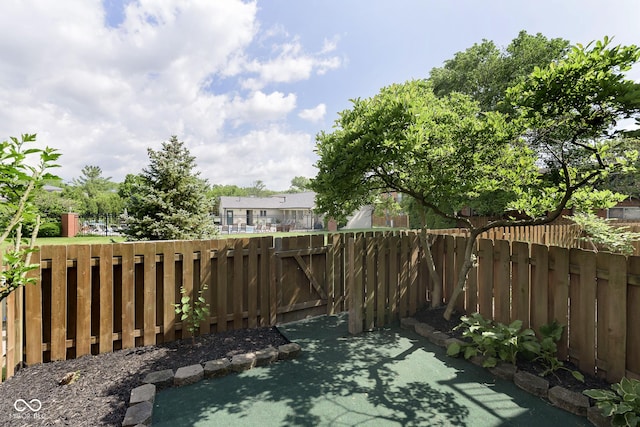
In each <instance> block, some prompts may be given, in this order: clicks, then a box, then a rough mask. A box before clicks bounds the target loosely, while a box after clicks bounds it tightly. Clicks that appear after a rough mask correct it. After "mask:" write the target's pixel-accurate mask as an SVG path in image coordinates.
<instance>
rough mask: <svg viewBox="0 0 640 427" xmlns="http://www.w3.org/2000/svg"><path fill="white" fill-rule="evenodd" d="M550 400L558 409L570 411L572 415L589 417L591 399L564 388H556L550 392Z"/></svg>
mask: <svg viewBox="0 0 640 427" xmlns="http://www.w3.org/2000/svg"><path fill="white" fill-rule="evenodd" d="M548 397H549V400H550V401H551V403H553V404H554V405H555V406H557V407H558V408H562V409H564V410H565V411H569V412H571V413H572V414H576V415H580V416H582V417H586V416H587V409H588V408H589V398H588V397H587V396H585V395H584V394H581V393H576V392H575V391H571V390H567V389H566V388H564V387H560V386H555V387H553V388H552V389H550V390H549V395H548Z"/></svg>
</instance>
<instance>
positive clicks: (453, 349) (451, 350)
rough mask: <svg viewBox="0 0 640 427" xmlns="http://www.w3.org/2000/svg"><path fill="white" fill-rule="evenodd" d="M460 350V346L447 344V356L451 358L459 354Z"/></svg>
mask: <svg viewBox="0 0 640 427" xmlns="http://www.w3.org/2000/svg"><path fill="white" fill-rule="evenodd" d="M461 349H462V347H460V344H458V343H456V342H454V343H451V344H449V346H448V347H447V356H452V357H455V356H457V355H458V354H460V350H461Z"/></svg>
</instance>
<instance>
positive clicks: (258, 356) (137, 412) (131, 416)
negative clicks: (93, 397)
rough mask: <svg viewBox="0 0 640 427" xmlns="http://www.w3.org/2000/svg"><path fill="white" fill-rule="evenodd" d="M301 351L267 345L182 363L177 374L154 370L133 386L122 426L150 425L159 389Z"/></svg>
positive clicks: (290, 346)
mask: <svg viewBox="0 0 640 427" xmlns="http://www.w3.org/2000/svg"><path fill="white" fill-rule="evenodd" d="M301 351H302V349H301V347H300V345H298V344H296V343H289V344H284V345H281V346H279V347H278V348H277V349H276V348H274V347H267V348H265V349H263V350H258V351H256V352H254V353H245V354H237V355H235V356H233V358H232V359H231V361H229V359H227V358H223V359H217V360H210V361H208V362H206V363H205V364H204V366H203V365H201V364H195V365H191V366H183V367H182V368H178V369H177V370H176V372H175V374H174V372H173V370H172V369H166V370H163V371H156V372H151V373H149V374H147V376H146V377H145V378H144V380H142V382H143V383H144V384H143V385H141V386H139V387H136V388H134V389H133V390H131V396H130V398H129V408H127V412H126V414H125V416H124V420H123V421H122V427H131V426H150V425H151V420H152V418H153V402H154V400H155V397H156V390H158V391H159V390H162V389H163V388H167V387H172V386H175V387H180V386H184V385H188V384H194V383H196V382H198V381H200V380H201V379H203V378H217V377H222V376H225V375H227V374H229V373H232V372H242V371H246V370H248V369H251V368H253V367H254V366H265V365H268V364H270V363H272V362H275V361H277V360H288V359H294V358H296V357H297V356H298V355H299V354H300V352H301Z"/></svg>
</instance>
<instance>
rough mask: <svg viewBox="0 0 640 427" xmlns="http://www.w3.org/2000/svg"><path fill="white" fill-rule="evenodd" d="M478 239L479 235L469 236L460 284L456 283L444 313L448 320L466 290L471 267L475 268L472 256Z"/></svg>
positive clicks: (460, 274)
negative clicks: (461, 294) (465, 286)
mask: <svg viewBox="0 0 640 427" xmlns="http://www.w3.org/2000/svg"><path fill="white" fill-rule="evenodd" d="M477 237H478V234H477V233H474V232H471V233H470V234H469V239H468V240H467V243H466V246H465V249H464V262H463V263H462V267H460V272H459V274H458V283H456V287H455V288H454V289H453V292H452V293H451V296H450V297H449V303H448V304H447V308H446V310H445V311H444V315H443V317H444V318H445V319H447V320H449V319H451V314H452V313H453V307H454V306H455V304H456V301H457V300H458V297H459V296H460V293H461V292H462V291H463V290H464V285H465V283H466V282H467V276H468V275H469V271H470V270H471V267H473V261H472V260H471V256H472V255H473V247H474V245H475V243H476V239H477Z"/></svg>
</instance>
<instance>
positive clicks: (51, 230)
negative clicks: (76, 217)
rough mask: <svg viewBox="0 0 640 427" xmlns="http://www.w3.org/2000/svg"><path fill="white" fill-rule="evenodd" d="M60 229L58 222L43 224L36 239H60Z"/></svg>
mask: <svg viewBox="0 0 640 427" xmlns="http://www.w3.org/2000/svg"><path fill="white" fill-rule="evenodd" d="M60 233H61V228H60V223H58V222H45V223H44V224H42V225H41V226H40V229H39V230H38V237H60Z"/></svg>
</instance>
